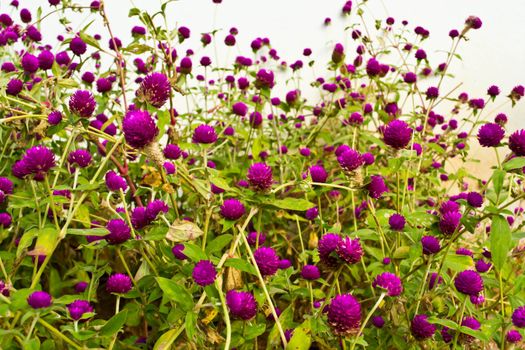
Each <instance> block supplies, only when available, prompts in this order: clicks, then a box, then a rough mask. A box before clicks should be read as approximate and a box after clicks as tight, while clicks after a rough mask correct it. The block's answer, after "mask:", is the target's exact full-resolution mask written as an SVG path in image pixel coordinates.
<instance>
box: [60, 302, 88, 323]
mask: <svg viewBox="0 0 525 350" xmlns="http://www.w3.org/2000/svg"><path fill="white" fill-rule="evenodd" d="M66 306H67V310H68V311H69V316H70V317H71V318H72V319H73V320H75V321H78V320H80V319H81V318H82V316H83V315H84V314H86V313H91V312H93V306H91V304H90V303H89V301H87V300H75V301H74V302H72V303H71V304H68V305H66Z"/></svg>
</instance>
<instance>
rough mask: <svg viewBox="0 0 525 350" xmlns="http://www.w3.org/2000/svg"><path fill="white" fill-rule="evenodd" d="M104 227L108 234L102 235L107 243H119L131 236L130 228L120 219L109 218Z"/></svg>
mask: <svg viewBox="0 0 525 350" xmlns="http://www.w3.org/2000/svg"><path fill="white" fill-rule="evenodd" d="M106 228H107V229H108V231H109V234H108V235H106V236H104V238H105V239H106V241H107V242H108V243H109V244H120V243H124V242H126V241H127V240H128V239H130V238H131V229H130V228H129V226H128V224H126V222H125V221H124V220H122V219H111V220H109V221H108V223H107V225H106Z"/></svg>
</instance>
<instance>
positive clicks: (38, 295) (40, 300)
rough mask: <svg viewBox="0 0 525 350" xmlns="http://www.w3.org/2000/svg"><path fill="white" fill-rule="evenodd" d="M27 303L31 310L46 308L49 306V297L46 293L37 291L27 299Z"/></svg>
mask: <svg viewBox="0 0 525 350" xmlns="http://www.w3.org/2000/svg"><path fill="white" fill-rule="evenodd" d="M27 303H28V304H29V306H31V307H32V308H33V309H42V308H46V307H49V306H51V295H49V293H47V292H44V291H41V290H38V291H36V292H33V293H31V294H30V295H29V296H28V297H27Z"/></svg>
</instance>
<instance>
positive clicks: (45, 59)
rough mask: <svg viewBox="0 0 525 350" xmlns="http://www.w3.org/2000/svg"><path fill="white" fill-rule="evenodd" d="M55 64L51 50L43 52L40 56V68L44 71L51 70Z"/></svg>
mask: <svg viewBox="0 0 525 350" xmlns="http://www.w3.org/2000/svg"><path fill="white" fill-rule="evenodd" d="M53 62H55V55H53V53H52V52H51V51H49V50H43V51H42V52H40V53H39V54H38V66H39V67H40V69H42V70H47V69H51V67H53Z"/></svg>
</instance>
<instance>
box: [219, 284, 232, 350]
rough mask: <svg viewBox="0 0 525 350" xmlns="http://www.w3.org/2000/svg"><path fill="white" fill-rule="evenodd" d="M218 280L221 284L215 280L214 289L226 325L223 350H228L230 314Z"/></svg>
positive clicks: (230, 329)
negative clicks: (217, 295) (219, 301)
mask: <svg viewBox="0 0 525 350" xmlns="http://www.w3.org/2000/svg"><path fill="white" fill-rule="evenodd" d="M219 280H220V281H221V282H222V278H217V279H216V280H215V287H216V288H217V292H219V298H220V299H221V305H222V310H223V317H224V323H226V342H225V343H224V350H228V349H229V348H230V343H231V339H232V325H231V322H230V312H229V310H228V306H227V305H226V299H225V298H224V293H223V292H222V287H221V285H220V284H219Z"/></svg>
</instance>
